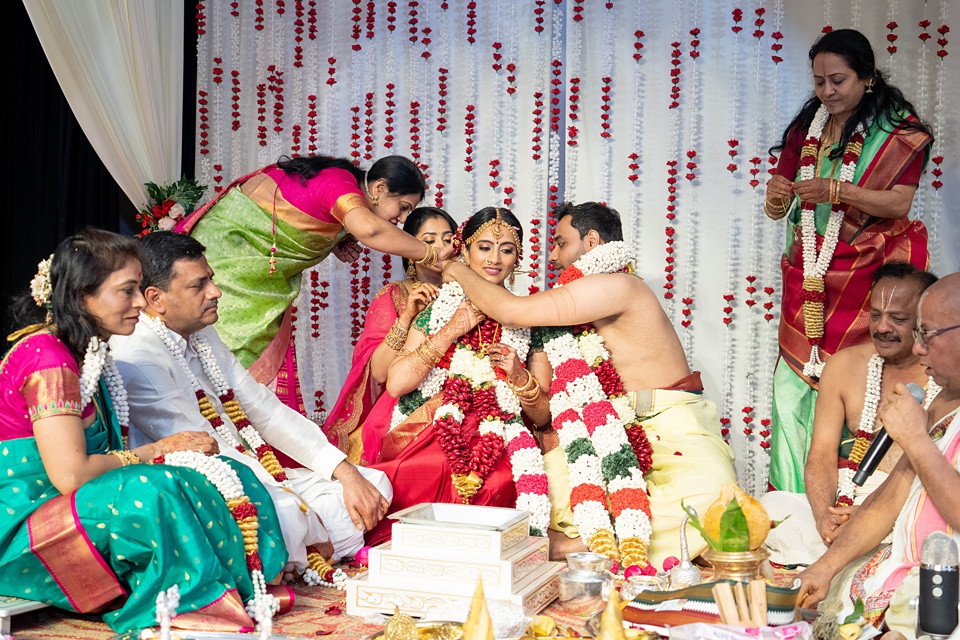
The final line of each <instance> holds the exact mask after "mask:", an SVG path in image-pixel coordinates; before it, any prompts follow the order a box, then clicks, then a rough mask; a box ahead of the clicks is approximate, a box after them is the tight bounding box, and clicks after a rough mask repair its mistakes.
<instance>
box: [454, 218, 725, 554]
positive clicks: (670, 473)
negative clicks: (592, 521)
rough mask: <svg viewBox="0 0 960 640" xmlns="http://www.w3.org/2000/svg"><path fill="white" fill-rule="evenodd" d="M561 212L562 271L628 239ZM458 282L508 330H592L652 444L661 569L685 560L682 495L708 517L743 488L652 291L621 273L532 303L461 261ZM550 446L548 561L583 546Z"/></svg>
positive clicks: (560, 465)
mask: <svg viewBox="0 0 960 640" xmlns="http://www.w3.org/2000/svg"><path fill="white" fill-rule="evenodd" d="M555 215H556V218H557V219H558V221H559V223H558V225H557V229H556V232H555V234H554V249H553V250H552V251H551V252H550V262H551V263H552V264H554V265H555V266H556V267H559V268H560V269H567V268H568V267H570V266H571V265H574V263H576V262H577V261H578V260H579V259H580V258H582V257H583V256H586V255H588V254H589V253H590V252H591V251H592V250H593V249H596V248H597V247H599V246H602V245H603V244H605V243H608V242H622V241H623V232H622V229H621V224H620V215H619V214H618V213H617V212H616V211H614V210H613V209H611V208H610V207H607V206H605V205H602V204H598V203H596V202H585V203H583V204H580V205H573V204H571V203H566V204H563V205H562V206H560V207H559V208H557V210H556V213H555ZM452 279H455V280H457V282H459V283H460V285H461V286H462V287H463V291H464V293H465V294H466V296H467V298H468V299H469V300H471V301H472V302H473V303H474V304H475V305H476V306H477V307H479V308H480V310H481V311H483V312H484V313H486V314H489V315H491V316H493V317H495V318H497V320H499V321H500V322H502V323H503V324H504V325H507V326H541V327H545V326H551V327H562V326H569V325H579V324H586V323H593V325H594V327H595V328H596V330H597V332H598V333H599V335H600V336H601V337H602V338H603V341H604V346H605V347H606V349H607V350H608V351H609V352H610V361H611V363H613V365H614V366H615V368H616V370H617V373H619V374H620V378H621V380H622V381H623V386H624V389H626V390H628V394H629V396H630V397H631V402H632V404H633V405H634V406H635V408H636V413H637V416H638V418H640V419H641V421H642V422H641V425H642V427H643V428H644V429H645V430H646V434H647V438H648V439H649V441H650V443H651V445H652V446H653V466H652V468H651V469H650V471H649V472H648V473H647V475H646V482H647V490H648V492H649V501H650V509H651V516H652V527H653V535H652V536H651V542H650V550H649V557H650V559H651V560H652V561H653V563H654V565H655V566H656V567H657V568H659V567H660V566H661V565H662V563H663V560H664V558H666V557H668V556H679V555H680V522H681V520H682V519H683V516H684V514H683V511H682V509H681V508H680V500H681V498H682V499H683V500H684V502H685V504H687V505H690V506H692V507H694V508H695V509H697V510H698V512H699V513H700V514H703V513H704V512H705V511H706V509H707V507H708V506H709V505H710V503H712V502H713V501H714V500H715V499H716V498H717V496H718V495H719V493H720V486H721V485H723V484H724V483H726V482H736V474H735V472H734V470H733V453H732V452H731V451H730V448H729V447H728V446H727V445H726V443H724V441H723V439H722V438H721V436H720V421H719V418H718V417H717V411H716V406H715V405H714V404H713V403H712V402H710V401H708V400H705V399H704V398H703V385H702V384H701V382H700V374H699V372H693V373H691V371H690V368H689V366H688V365H687V359H686V356H685V355H684V352H683V346H682V345H681V344H680V340H679V338H678V337H677V334H676V331H675V330H674V328H673V325H672V324H671V323H670V320H669V318H667V315H666V313H664V311H663V309H662V308H661V306H660V301H659V300H658V299H657V297H656V295H655V294H654V293H653V291H651V289H650V287H648V286H647V285H646V284H645V283H644V282H643V280H642V279H641V278H638V277H637V276H635V275H632V274H630V273H623V272H619V268H618V269H616V270H612V272H606V273H594V274H592V275H585V276H584V277H582V278H579V279H577V280H574V281H572V282H569V283H567V284H565V285H564V286H563V287H558V288H554V289H551V290H549V291H544V292H541V293H537V294H534V295H531V296H526V297H524V296H515V295H513V294H511V293H510V292H509V291H507V290H506V289H504V288H502V287H497V286H494V285H492V284H490V283H488V282H486V281H485V280H483V279H482V278H481V277H480V276H478V275H477V274H475V273H473V272H472V271H471V270H470V269H468V268H467V267H466V266H465V265H463V264H461V263H459V262H451V263H450V264H448V265H447V267H446V268H445V269H444V280H446V281H449V280H452ZM544 442H545V444H546V445H547V446H545V448H548V447H549V444H550V443H551V442H552V444H553V448H552V449H550V450H549V451H546V452H545V455H544V465H545V467H546V470H547V475H548V477H549V482H550V502H551V505H552V507H553V513H552V515H551V523H550V528H551V531H550V542H551V555H552V556H553V557H555V558H560V559H562V558H563V557H564V555H565V554H566V553H569V552H572V551H580V550H583V549H585V544H584V542H583V541H582V540H581V539H580V537H579V532H578V531H577V528H576V527H575V526H574V524H573V515H572V512H571V510H570V477H569V476H570V474H569V469H568V466H567V460H566V456H565V454H564V450H563V448H562V447H560V446H557V444H558V442H557V438H556V436H552V437H551V435H550V434H549V433H547V434H545V437H544ZM690 542H691V544H690V551H691V557H692V556H696V555H698V554H699V553H700V552H701V551H703V550H704V549H705V548H706V544H705V543H704V542H703V540H702V539H701V538H700V536H692V537H691V540H690Z"/></svg>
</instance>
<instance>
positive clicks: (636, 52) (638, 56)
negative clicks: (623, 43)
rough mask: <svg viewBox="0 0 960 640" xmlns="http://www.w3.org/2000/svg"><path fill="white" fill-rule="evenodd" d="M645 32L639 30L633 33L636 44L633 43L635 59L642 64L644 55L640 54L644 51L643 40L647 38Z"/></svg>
mask: <svg viewBox="0 0 960 640" xmlns="http://www.w3.org/2000/svg"><path fill="white" fill-rule="evenodd" d="M646 35H647V34H645V33H644V32H643V31H640V30H639V29H637V30H636V31H634V32H633V37H634V42H633V59H634V60H636V61H637V62H640V59H641V58H642V57H643V54H642V53H640V52H641V51H642V50H643V42H642V40H643V38H644V36H646Z"/></svg>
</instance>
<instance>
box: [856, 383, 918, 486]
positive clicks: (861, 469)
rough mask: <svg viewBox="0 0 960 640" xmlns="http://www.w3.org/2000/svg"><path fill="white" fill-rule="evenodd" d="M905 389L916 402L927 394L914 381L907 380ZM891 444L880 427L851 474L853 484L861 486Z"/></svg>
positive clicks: (891, 441) (891, 440) (889, 438)
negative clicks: (855, 469)
mask: <svg viewBox="0 0 960 640" xmlns="http://www.w3.org/2000/svg"><path fill="white" fill-rule="evenodd" d="M907 391H909V392H910V395H912V396H913V398H914V399H915V400H916V401H917V402H919V403H920V404H923V399H924V397H925V396H926V395H927V394H926V392H925V391H924V390H923V387H921V386H920V385H918V384H917V383H916V382H908V383H907ZM892 444H893V438H891V437H890V436H888V435H887V430H886V429H884V428H883V427H880V430H879V431H877V433H876V435H874V436H873V442H871V443H870V447H869V448H868V449H867V452H866V453H865V454H863V459H862V460H861V461H860V465H859V466H858V467H857V472H856V473H855V474H853V484H855V485H857V486H858V487H862V486H863V483H864V482H866V481H867V478H869V477H870V475H871V474H872V473H873V472H874V471H876V470H877V466H878V465H879V464H880V461H881V460H883V456H885V455H887V451H889V450H890V445H892Z"/></svg>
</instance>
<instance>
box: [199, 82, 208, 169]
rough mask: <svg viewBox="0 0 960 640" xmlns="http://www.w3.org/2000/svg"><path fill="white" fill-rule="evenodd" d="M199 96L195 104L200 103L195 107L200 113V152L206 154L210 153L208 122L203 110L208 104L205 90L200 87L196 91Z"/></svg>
mask: <svg viewBox="0 0 960 640" xmlns="http://www.w3.org/2000/svg"><path fill="white" fill-rule="evenodd" d="M197 94H198V95H199V98H198V99H197V104H198V105H200V106H199V107H198V109H197V113H199V114H200V154H201V155H207V154H208V153H210V123H209V122H208V118H207V114H206V113H204V111H205V110H206V109H207V105H209V104H210V103H209V101H208V100H207V92H206V91H204V90H203V89H201V90H200V91H198V92H197Z"/></svg>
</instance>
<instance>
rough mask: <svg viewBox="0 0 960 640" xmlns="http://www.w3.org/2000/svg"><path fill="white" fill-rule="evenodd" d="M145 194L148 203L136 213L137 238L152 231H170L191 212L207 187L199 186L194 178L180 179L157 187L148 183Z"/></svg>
mask: <svg viewBox="0 0 960 640" xmlns="http://www.w3.org/2000/svg"><path fill="white" fill-rule="evenodd" d="M144 186H146V187H147V194H148V195H149V196H150V203H149V204H147V205H145V206H144V207H143V208H142V209H140V211H139V212H138V213H137V221H138V222H139V223H140V229H141V231H140V233H138V234H137V237H138V238H142V237H143V236H145V235H148V234H150V233H153V232H154V231H170V230H172V229H173V228H174V227H175V226H176V224H177V223H178V222H179V221H180V220H182V219H183V218H184V217H185V216H188V215H190V213H192V212H193V208H194V207H195V206H197V202H199V201H200V198H202V197H203V192H204V191H206V190H207V186H206V185H203V184H199V183H198V182H197V181H196V179H194V178H186V177H185V178H181V179H180V180H177V181H176V182H174V183H173V184H167V185H162V186H161V185H157V184H155V183H153V182H148V183H146V184H145V185H144Z"/></svg>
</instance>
